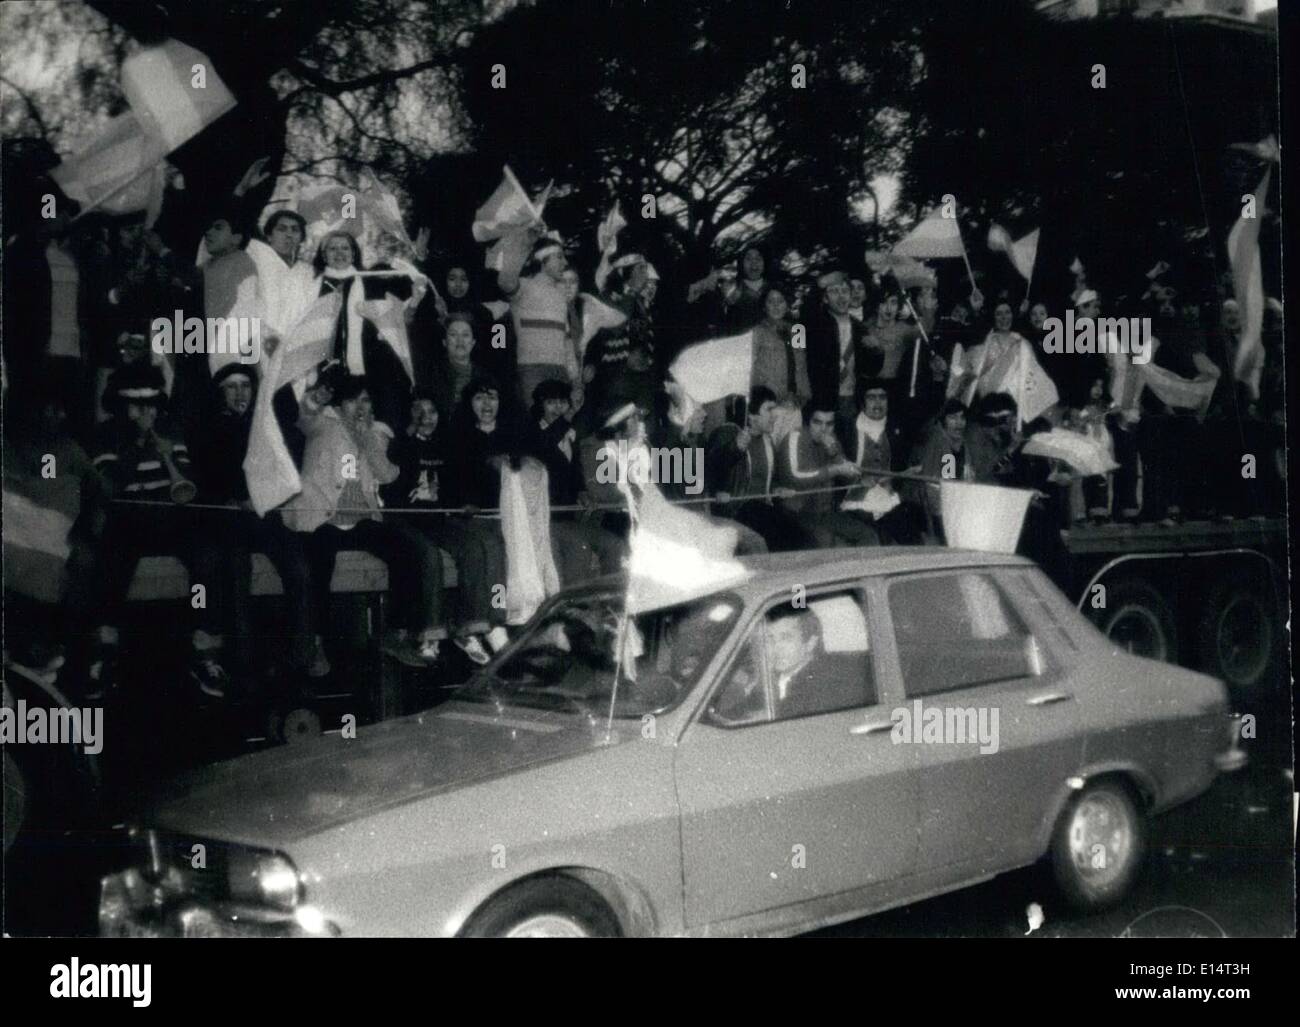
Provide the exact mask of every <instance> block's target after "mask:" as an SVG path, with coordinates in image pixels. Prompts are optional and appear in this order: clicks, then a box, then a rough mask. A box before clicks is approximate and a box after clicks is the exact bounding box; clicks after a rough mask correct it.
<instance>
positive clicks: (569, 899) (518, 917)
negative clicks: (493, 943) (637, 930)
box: [464, 876, 623, 938]
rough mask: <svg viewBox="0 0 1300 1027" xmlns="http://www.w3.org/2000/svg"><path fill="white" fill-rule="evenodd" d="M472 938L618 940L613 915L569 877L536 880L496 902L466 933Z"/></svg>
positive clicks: (491, 904)
mask: <svg viewBox="0 0 1300 1027" xmlns="http://www.w3.org/2000/svg"><path fill="white" fill-rule="evenodd" d="M464 933H465V935H466V936H467V937H471V938H547V937H551V938H617V937H619V936H620V935H621V934H622V933H623V932H622V930H621V929H620V928H619V923H618V918H617V917H616V916H615V915H614V913H613V911H612V910H611V909H610V908H609V906H608V905H606V903H605V900H604V899H602V898H601V897H600V896H599V895H598V894H596V892H594V891H593V890H592V889H591V888H588V887H587V886H586V885H585V884H583V883H582V882H580V881H575V880H573V878H570V877H559V876H555V877H536V878H533V879H532V880H529V881H524V882H523V883H522V884H519V885H516V886H515V887H514V888H511V889H510V890H509V891H506V892H504V893H502V894H501V895H498V896H496V897H495V898H493V899H491V900H489V901H488V903H487V904H486V905H485V906H484V907H483V908H482V909H480V910H479V911H478V913H476V914H475V915H474V918H473V919H472V920H471V922H470V924H469V926H468V927H466V929H465V931H464Z"/></svg>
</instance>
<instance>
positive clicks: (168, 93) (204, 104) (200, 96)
mask: <svg viewBox="0 0 1300 1027" xmlns="http://www.w3.org/2000/svg"><path fill="white" fill-rule="evenodd" d="M122 92H123V94H124V95H125V96H126V101H127V103H129V104H130V105H131V110H132V111H133V112H134V113H135V114H136V116H137V117H138V118H139V119H140V124H141V125H142V126H143V127H144V129H145V131H146V132H148V133H149V134H150V135H151V136H153V137H154V138H156V139H159V140H161V141H162V143H163V144H164V145H165V146H166V152H168V153H170V152H171V151H172V150H175V149H176V148H177V147H178V146H181V145H182V144H184V143H186V142H188V141H189V140H190V139H192V138H194V136H196V135H198V134H199V133H200V132H201V131H203V129H204V128H205V127H207V126H208V125H210V124H212V122H214V121H216V120H217V119H218V118H219V117H221V116H222V115H223V114H225V113H226V112H227V111H228V110H230V109H231V108H232V107H234V106H235V97H234V96H233V94H232V93H231V92H230V90H229V89H227V88H226V84H225V83H224V82H222V81H221V78H220V76H218V75H217V71H216V69H215V68H214V67H213V66H212V62H211V61H210V60H209V59H208V58H207V56H206V55H205V54H203V53H201V52H200V51H198V50H195V49H194V48H193V47H192V46H186V45H185V44H184V43H182V42H180V41H178V40H175V39H168V40H167V41H166V42H164V43H162V44H161V45H159V46H151V47H149V48H148V49H146V50H141V51H140V52H139V53H135V54H132V55H131V56H130V57H128V58H127V59H126V60H125V61H123V62H122Z"/></svg>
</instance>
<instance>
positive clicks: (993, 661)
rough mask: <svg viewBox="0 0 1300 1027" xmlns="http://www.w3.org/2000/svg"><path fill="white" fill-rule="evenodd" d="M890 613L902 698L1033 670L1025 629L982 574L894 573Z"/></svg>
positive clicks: (1031, 646)
mask: <svg viewBox="0 0 1300 1027" xmlns="http://www.w3.org/2000/svg"><path fill="white" fill-rule="evenodd" d="M889 613H890V617H891V618H892V619H893V622H894V635H895V639H896V641H897V643H898V660H899V665H900V667H901V669H902V674H903V691H904V694H905V695H906V696H907V697H908V698H919V697H921V696H926V695H934V694H936V693H939V692H951V691H953V690H955V689H959V688H973V687H975V686H976V685H986V684H992V683H993V682H996V681H1007V680H1013V679H1017V678H1027V677H1032V676H1034V674H1035V673H1036V667H1035V664H1036V660H1037V658H1038V657H1037V647H1036V644H1035V643H1034V640H1033V636H1032V633H1031V632H1030V631H1029V629H1028V628H1026V627H1025V625H1024V622H1023V621H1021V619H1020V618H1019V617H1018V616H1017V615H1016V612H1015V610H1014V609H1012V606H1011V604H1010V603H1009V602H1007V599H1006V597H1005V596H1004V595H1003V594H1002V592H1001V590H1000V589H999V587H998V584H997V582H995V581H994V579H993V578H992V576H990V575H988V574H983V573H979V572H972V571H960V572H957V573H952V574H933V575H924V576H921V577H915V578H899V579H895V580H893V581H891V582H890V583H889Z"/></svg>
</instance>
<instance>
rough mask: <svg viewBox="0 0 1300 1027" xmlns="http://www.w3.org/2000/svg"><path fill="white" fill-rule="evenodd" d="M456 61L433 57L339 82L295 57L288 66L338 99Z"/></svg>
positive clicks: (445, 56)
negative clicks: (402, 66)
mask: <svg viewBox="0 0 1300 1027" xmlns="http://www.w3.org/2000/svg"><path fill="white" fill-rule="evenodd" d="M455 63H456V61H455V60H454V59H453V58H452V57H449V56H447V55H445V54H444V55H442V56H439V57H431V58H429V59H428V60H427V61H419V62H417V63H416V64H412V65H410V66H409V67H406V68H394V69H393V70H391V71H377V72H375V73H374V74H373V75H361V76H359V77H358V78H352V79H347V80H345V81H342V82H339V81H336V80H335V79H332V78H329V77H327V76H325V75H323V74H321V73H320V72H319V71H318V70H316V69H315V68H313V67H311V66H310V65H308V64H304V63H303V62H302V61H300V60H298V59H297V58H294V59H293V60H291V61H289V62H288V64H287V65H286V67H287V68H288V70H289V71H291V72H293V73H294V74H295V75H297V76H298V77H299V78H300V79H302V80H303V81H304V82H307V83H310V84H311V85H313V86H315V87H316V88H317V89H319V90H320V91H321V92H322V93H328V94H329V95H330V96H332V97H335V98H336V99H337V98H338V97H339V96H342V95H343V94H344V93H353V92H356V91H357V90H359V89H370V88H371V87H373V86H382V85H388V84H389V83H392V82H397V81H399V80H400V79H404V78H410V77H412V76H413V75H419V74H420V73H421V72H425V71H431V70H432V69H434V68H447V67H451V66H453V65H454V64H455Z"/></svg>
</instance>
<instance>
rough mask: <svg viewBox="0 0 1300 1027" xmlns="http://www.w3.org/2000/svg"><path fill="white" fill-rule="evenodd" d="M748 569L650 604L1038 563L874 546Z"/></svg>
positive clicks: (766, 560)
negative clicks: (848, 580) (737, 576)
mask: <svg viewBox="0 0 1300 1027" xmlns="http://www.w3.org/2000/svg"><path fill="white" fill-rule="evenodd" d="M738 562H739V563H740V564H741V565H742V566H743V567H744V568H745V570H746V571H747V572H748V573H747V575H746V576H745V577H744V578H742V579H740V580H734V579H733V580H728V581H725V582H720V583H718V585H716V586H708V585H706V584H704V583H703V582H697V583H696V584H695V585H694V587H689V586H688V587H686V588H685V589H683V590H682V591H681V592H679V593H677V594H676V595H675V596H671V592H669V593H666V598H665V599H664V601H662V602H659V603H652V604H649V605H648V606H647V608H653V607H657V606H664V605H671V603H670V601H669V599H668V598H667V596H671V602H672V603H675V602H686V601H689V600H692V599H697V598H702V597H704V596H706V595H713V594H715V593H721V592H734V593H736V594H737V595H740V596H744V597H745V598H746V601H754V600H755V599H761V598H763V597H765V596H766V595H767V594H768V593H770V592H771V590H772V589H773V588H774V587H778V586H779V587H782V588H785V587H789V586H790V585H794V584H799V585H805V586H807V585H821V584H823V583H826V582H832V581H841V580H843V579H845V578H854V577H880V576H885V575H891V574H906V573H916V572H926V571H942V570H952V569H960V568H967V567H1032V566H1034V563H1033V561H1032V560H1029V559H1028V558H1027V557H1023V556H1016V555H1015V554H1011V553H990V552H985V551H983V550H976V549H949V548H948V547H947V546H870V547H866V548H856V549H855V548H843V549H809V550H799V551H797V552H793V553H763V554H761V555H756V556H745V557H740V558H738ZM626 585H627V575H626V572H624V573H622V574H617V575H607V576H605V577H601V578H598V579H596V580H594V581H589V582H587V583H585V584H582V585H576V586H574V588H573V589H571V590H566V591H573V592H586V591H589V590H600V591H605V590H608V589H610V588H623V587H626Z"/></svg>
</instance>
